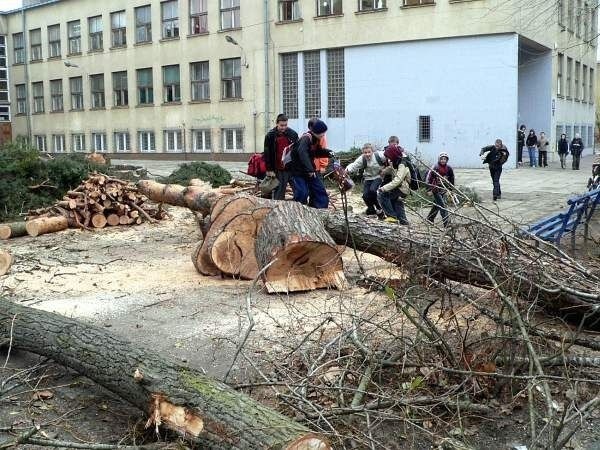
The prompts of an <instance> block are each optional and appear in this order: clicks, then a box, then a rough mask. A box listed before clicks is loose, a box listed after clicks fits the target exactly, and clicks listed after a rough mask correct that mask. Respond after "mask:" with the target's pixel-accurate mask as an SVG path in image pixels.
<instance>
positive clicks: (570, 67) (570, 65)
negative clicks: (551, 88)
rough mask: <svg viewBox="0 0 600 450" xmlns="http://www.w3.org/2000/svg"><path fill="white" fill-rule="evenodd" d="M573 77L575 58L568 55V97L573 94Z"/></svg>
mask: <svg viewBox="0 0 600 450" xmlns="http://www.w3.org/2000/svg"><path fill="white" fill-rule="evenodd" d="M572 77H573V58H569V57H568V56H567V98H571V97H572V96H573V86H572V84H573V83H572V81H571V79H572Z"/></svg>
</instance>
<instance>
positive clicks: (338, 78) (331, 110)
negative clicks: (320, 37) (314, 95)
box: [327, 48, 346, 117]
mask: <svg viewBox="0 0 600 450" xmlns="http://www.w3.org/2000/svg"><path fill="white" fill-rule="evenodd" d="M344 84H345V81H344V49H343V48H338V49H332V50H327V115H328V116H329V117H344V116H345V114H346V100H345V86H344Z"/></svg>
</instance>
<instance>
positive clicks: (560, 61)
mask: <svg viewBox="0 0 600 450" xmlns="http://www.w3.org/2000/svg"><path fill="white" fill-rule="evenodd" d="M564 59H565V55H564V54H563V53H559V54H558V55H557V59H556V66H557V69H556V95H557V96H558V97H561V98H562V97H564V78H563V66H564V62H565V61H564Z"/></svg>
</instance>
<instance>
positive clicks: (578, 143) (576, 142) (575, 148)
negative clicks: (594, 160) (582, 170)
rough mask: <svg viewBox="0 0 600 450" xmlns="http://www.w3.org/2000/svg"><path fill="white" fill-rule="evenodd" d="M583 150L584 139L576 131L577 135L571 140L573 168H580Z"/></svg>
mask: <svg viewBox="0 0 600 450" xmlns="http://www.w3.org/2000/svg"><path fill="white" fill-rule="evenodd" d="M582 152H583V141H582V140H581V137H580V136H579V133H575V137H574V138H573V140H572V141H571V155H573V170H579V162H580V161H581V153H582Z"/></svg>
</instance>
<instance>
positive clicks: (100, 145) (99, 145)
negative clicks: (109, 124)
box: [92, 133, 106, 152]
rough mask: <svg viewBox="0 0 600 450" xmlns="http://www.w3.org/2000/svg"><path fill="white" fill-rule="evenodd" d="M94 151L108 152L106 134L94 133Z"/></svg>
mask: <svg viewBox="0 0 600 450" xmlns="http://www.w3.org/2000/svg"><path fill="white" fill-rule="evenodd" d="M92 150H93V151H95V152H105V151H106V133H92Z"/></svg>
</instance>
